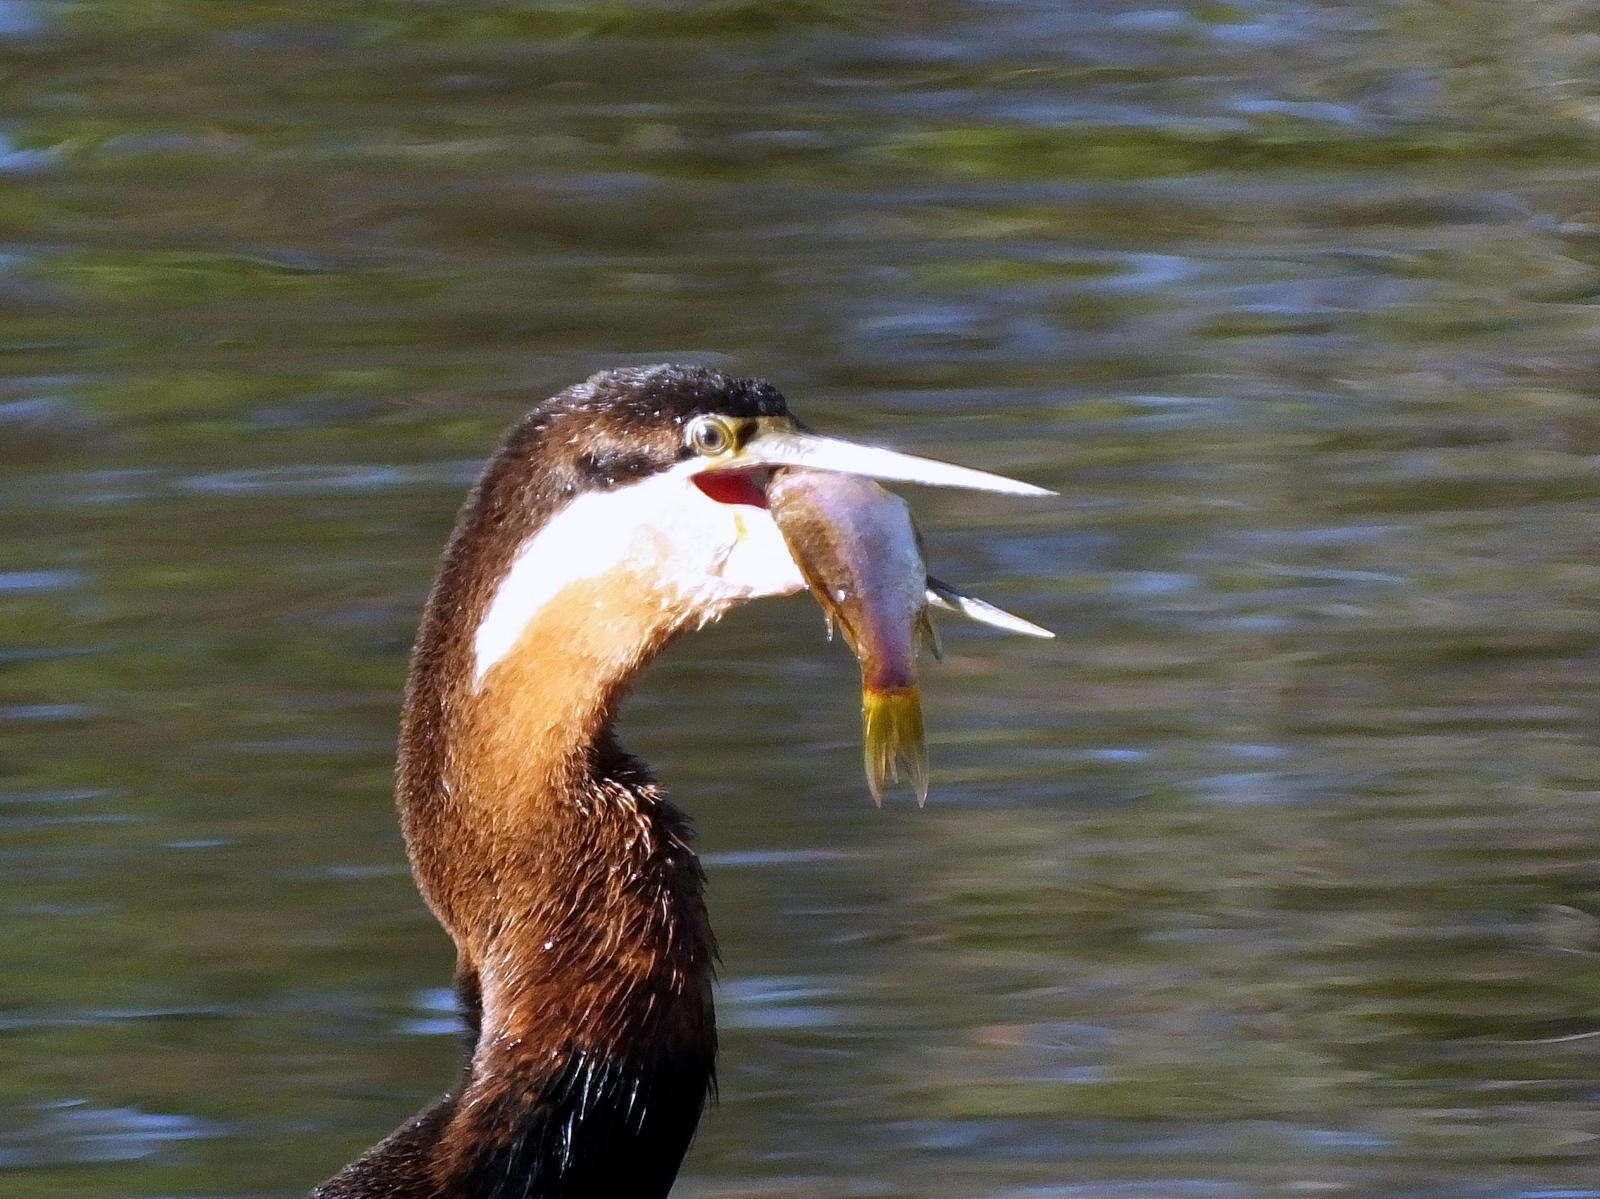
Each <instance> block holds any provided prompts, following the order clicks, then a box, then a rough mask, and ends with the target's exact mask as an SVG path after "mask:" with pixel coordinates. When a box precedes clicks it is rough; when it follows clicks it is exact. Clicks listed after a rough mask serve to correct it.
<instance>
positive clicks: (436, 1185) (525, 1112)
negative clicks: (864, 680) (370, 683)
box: [323, 576, 715, 1199]
mask: <svg viewBox="0 0 1600 1199" xmlns="http://www.w3.org/2000/svg"><path fill="white" fill-rule="evenodd" d="M451 602H452V601H451V598H450V597H449V596H448V595H441V594H440V593H436V594H435V596H434V599H433V601H432V603H431V606H430V613H429V619H426V620H425V621H424V626H423V632H422V637H421V639H420V640H419V645H418V649H417V658H416V663H415V665H414V668H413V676H412V680H411V686H410V689H409V691H408V696H407V709H406V716H405V721H404V726H403V730H402V750H401V772H400V788H399V797H400V807H401V816H402V824H403V826H404V828H405V832H406V837H407V843H408V846H409V848H410V851H411V856H412V863H413V867H414V870H415V873H416V876H417V880H418V883H419V885H420V887H421V888H422V891H423V893H424V895H425V896H426V897H427V899H428V901H429V903H430V905H431V906H432V907H433V909H434V911H435V913H436V914H437V915H438V916H439V919H440V921H441V923H442V924H443V925H444V926H445V928H446V930H447V931H448V932H449V933H450V935H451V936H452V938H453V939H454V940H455V942H456V946H457V949H458V954H459V967H458V987H459V989H460V990H461V991H462V994H463V1001H464V1002H463V1007H464V1009H466V1011H467V1013H468V1015H469V1016H471V1017H475V1024H476V1028H475V1036H474V1041H475V1043H474V1047H473V1050H472V1053H471V1057H470V1061H469V1063H468V1065H467V1068H466V1070H465V1073H464V1075H463V1078H462V1081H461V1083H460V1085H459V1087H458V1089H457V1091H456V1092H455V1093H453V1094H452V1095H451V1096H450V1097H447V1098H446V1099H445V1100H444V1101H442V1103H441V1105H440V1106H439V1107H437V1108H435V1109H432V1110H431V1111H430V1112H429V1113H426V1114H425V1116H424V1117H422V1118H420V1122H419V1123H416V1124H414V1125H413V1126H408V1129H409V1135H410V1136H411V1137H412V1138H413V1142H414V1143H410V1144H408V1145H406V1146H405V1147H403V1150H396V1151H395V1152H403V1153H404V1155H405V1157H406V1159H407V1160H408V1161H412V1162H416V1163H420V1164H419V1165H418V1166H417V1169H418V1170H420V1171H421V1176H424V1177H425V1183H419V1186H424V1185H425V1186H426V1187H431V1188H433V1189H432V1190H428V1191H426V1193H428V1194H430V1195H437V1196H441V1197H453V1196H456V1195H474V1196H482V1195H494V1196H507V1197H510V1196H518V1197H525V1199H532V1197H535V1196H537V1197H539V1199H555V1197H557V1196H560V1197H563V1199H600V1197H601V1196H607V1197H610V1196H617V1195H627V1196H630V1199H650V1197H653V1196H664V1195H665V1194H666V1192H667V1189H668V1188H669V1187H670V1185H671V1180H672V1178H673V1176H674V1175H675V1173H676V1170H677V1166H678V1163H679V1161H680V1160H681V1158H682V1155H683V1152H684V1150H685V1148H686V1147H687V1144H688V1141H689V1138H690V1136H691V1135H692V1133H693V1130H694V1127H695V1124H696V1122H697V1121H698V1118H699V1113H700V1109H701V1106H702V1104H703V1103H704V1100H705V1097H706V1094H707V1091H708V1088H709V1086H710V1082H711V1072H712V1062H713V1056H714V1037H715V1034H714V1029H713V1020H712V1009H711V994H710V984H711V970H712V959H713V955H714V947H713V944H712V940H711V935H710V931H709V927H708V923H707V919H706V914H705V909H704V904H703V900H702V895H701V891H702V879H701V874H700V868H699V864H698V862H697V861H696V859H695V857H694V854H693V852H692V850H691V848H690V846H689V844H688V830H687V827H686V824H685V822H684V820H683V818H682V816H681V815H680V814H679V813H678V812H677V810H676V809H674V808H673V807H672V806H671V805H670V804H669V803H667V801H666V800H665V799H664V798H663V797H662V795H661V794H660V791H659V789H658V788H657V786H656V784H655V782H654V780H653V779H652V778H651V777H650V776H649V774H648V773H647V772H646V770H645V769H644V767H643V766H642V765H641V764H640V763H639V762H638V761H637V760H636V759H634V758H632V757H630V756H629V755H628V754H626V753H625V752H624V751H622V750H621V749H620V748H619V747H618V746H617V745H616V743H615V741H614V739H613V737H612V733H611V722H612V716H613V712H614V709H615V706H616V704H617V703H618V701H619V699H620V697H621V695H622V693H623V692H624V691H625V690H626V688H627V686H628V684H629V683H630V681H631V680H632V679H633V678H634V677H635V675H636V674H637V672H638V671H639V670H640V669H641V668H642V667H643V666H644V665H645V663H646V662H647V661H648V660H649V659H650V658H651V657H653V656H654V655H655V654H656V653H658V652H659V651H660V650H661V649H662V648H663V647H664V646H665V644H666V643H667V642H668V641H670V640H671V639H672V637H673V636H675V635H676V633H677V632H679V631H680V630H681V629H682V628H683V627H684V626H685V623H686V617H685V615H684V614H683V613H681V612H676V611H674V610H672V607H671V605H665V604H663V603H662V602H661V600H660V597H658V596H655V595H650V594H648V593H645V592H642V591H641V589H640V588H639V587H638V586H637V585H636V584H635V583H633V582H632V581H631V580H629V579H627V578H625V577H616V578H611V577H604V576H602V577H599V578H596V579H593V580H584V581H581V582H579V583H575V584H573V585H571V586H569V587H567V588H565V589H563V591H562V592H561V593H560V594H559V595H558V596H556V597H554V598H553V599H552V600H551V601H550V602H548V603H547V604H545V605H544V607H543V608H542V609H541V610H540V612H539V613H538V618H537V619H536V620H533V621H531V622H530V623H529V625H528V627H527V628H526V629H525V630H524V631H523V633H522V635H521V636H520V637H519V638H518V639H517V641H516V643H515V645H514V646H513V647H512V648H511V650H510V651H509V652H507V653H506V654H505V655H504V656H503V657H502V658H501V660H500V661H498V662H497V663H496V664H495V666H494V668H493V669H492V670H490V671H489V672H488V673H487V674H486V675H485V676H484V677H482V678H481V679H475V678H474V677H473V672H472V669H471V657H470V653H469V652H468V650H469V647H468V646H467V644H466V643H465V641H464V639H463V638H461V637H460V635H459V633H457V632H454V631H453V630H454V629H456V628H457V627H458V626H459V625H460V623H461V622H460V621H455V622H449V621H441V620H436V619H434V618H435V617H436V616H437V613H436V611H434V609H437V608H438V607H439V606H440V605H446V606H448V605H449V604H450V603H451ZM406 1135H408V1130H404V1129H403V1130H402V1132H401V1133H399V1134H396V1136H397V1137H404V1136H406ZM391 1140H393V1138H392V1139H391ZM388 1144H389V1142H386V1143H385V1145H388ZM384 1152H385V1147H384V1146H380V1147H379V1149H378V1150H375V1151H374V1153H375V1154H380V1155H381V1154H383V1153H384ZM371 1160H372V1159H371V1158H370V1157H369V1159H364V1162H358V1163H356V1165H355V1166H353V1167H351V1170H352V1171H356V1172H359V1171H360V1170H361V1169H362V1168H363V1165H364V1163H366V1162H370V1161H371ZM374 1168H377V1169H379V1170H380V1172H382V1171H388V1172H389V1173H391V1174H392V1173H393V1171H394V1169H395V1162H394V1161H393V1160H379V1161H378V1162H377V1166H376V1167H374ZM347 1173H348V1172H347ZM340 1177H341V1178H344V1177H345V1176H344V1175H341V1176H340ZM338 1181H339V1180H335V1182H336V1183H337V1182H338ZM333 1185H334V1184H333V1183H330V1184H329V1186H330V1187H331V1186H333ZM323 1194H324V1195H325V1196H327V1197H328V1199H335V1197H340V1199H342V1197H344V1196H352V1197H353V1196H361V1195H363V1194H364V1192H362V1191H361V1190H359V1189H347V1190H325V1191H324V1192H323ZM398 1194H404V1195H406V1196H407V1197H408V1199H409V1195H410V1192H398Z"/></svg>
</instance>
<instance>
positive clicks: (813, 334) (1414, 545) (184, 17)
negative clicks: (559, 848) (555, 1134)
mask: <svg viewBox="0 0 1600 1199" xmlns="http://www.w3.org/2000/svg"><path fill="white" fill-rule="evenodd" d="M1597 31H1600V8H1597V6H1596V5H1594V4H1592V3H1585V2H1581V0H1548V2H1544V3H1537V4H1536V3H1532V2H1521V0H1477V2H1472V0H1390V2H1386V3H1374V2H1356V3H1314V2H1310V0H1280V2H1274V0H1260V2H1252V0H1246V2H1244V3H1194V4H1187V5H1179V6H1176V7H1159V0H1156V3H1155V4H1151V3H1144V2H1140V0H1128V2H1122V0H1115V2H1113V0H1087V2H1073V3H1063V2H1060V0H988V2H984V0H929V2H917V3H913V2H911V0H900V2H898V3H892V2H891V3H881V4H872V3H846V2H844V0H783V2H780V0H714V2H710V3H700V4H692V5H691V4H683V3H665V2H660V3H649V4H646V3H635V2H632V0H610V2H604V3H577V2H573V3H564V4H532V3H511V2H505V3H485V2H477V0H456V2H454V3H442V2H441V3H427V2H421V0H369V2H365V3H349V4H340V5H322V4H310V3H305V2H302V0H284V2H281V3H256V2H250V0H235V2H230V3H214V2H206V0H78V2H62V3H43V2H41V3H30V2H28V0H4V2H3V3H0V96H3V101H4V102H3V105H0V242H3V245H0V364H3V366H0V370H3V376H0V776H3V781H0V963H3V964H0V979H3V982H0V1195H4V1196H6V1197H7V1199H9V1197H10V1196H17V1197H19V1199H24V1197H27V1199H33V1197H38V1199H144V1197H150V1199H154V1197H163V1199H176V1197H180V1196H184V1197H187V1196H194V1197H199V1196H207V1197H222V1196H238V1197H240V1199H243V1197H251V1199H256V1197H265V1196H274V1197H275V1196H292V1195H295V1194H299V1193H303V1192H304V1190H305V1189H306V1188H307V1187H308V1186H309V1184H311V1183H312V1182H313V1181H315V1180H316V1179H318V1178H320V1177H322V1176H325V1175H326V1174H327V1173H329V1172H331V1170H332V1169H333V1168H334V1167H336V1166H337V1165H338V1164H339V1163H340V1162H341V1160H342V1159H344V1158H346V1157H347V1156H349V1155H350V1154H351V1153H353V1152H354V1151H355V1150H356V1149H358V1148H360V1147H362V1146H363V1145H365V1144H367V1143H368V1142H370V1141H372V1140H373V1139H375V1138H376V1137H377V1136H379V1135H380V1134H381V1133H383V1132H385V1131H386V1130H388V1129H389V1128H390V1127H392V1126H393V1125H394V1124H396V1123H397V1122H398V1121H399V1120H400V1119H401V1118H402V1117H403V1116H405V1115H406V1114H408V1113H409V1112H411V1111H412V1110H413V1109H415V1108H416V1107H418V1106H420V1105H421V1104H422V1103H423V1102H424V1101H425V1100H427V1099H428V1098H429V1097H430V1096H431V1095H432V1094H433V1093H435V1092H436V1091H437V1090H439V1089H441V1088H442V1087H443V1085H444V1084H445V1083H446V1081H447V1080H448V1078H449V1077H450V1075H451V1073H452V1070H453V1068H454V1060H455V1054H456V1039H455V1029H456V1025H455V1020H454V1017H453V1015H452V1012H451V1007H450V1001H449V996H448V993H447V992H445V991H444V990H442V988H443V987H444V985H445V983H446V981H447V978H448V971H449V965H450V962H449V955H448V952H447V946H446V941H445V938H444V936H443V935H442V934H441V933H440V932H439V931H438V930H437V929H436V927H435V926H434V924H433V922H432V920H431V919H430V918H429V916H428V915H427V913H426V911H425V910H424V909H423V907H422V905H421V903H420V901H419V900H418V899H417V897H416V895H415V893H414V891H413V889H412V886H411V882H410V879H409V877H408V875H407V872H406V868H405V863H404V858H403V854H402V851H401V846H400V843H399V839H398V836H397V834H396V831H395V828H394V822H393V817H392V813H391V811H390V807H389V803H390V800H389V784H390V769H391V762H392V756H393V726H394V723H395V716H396V709H397V704H398V695H399V688H400V684H401V679H402V674H403V670H404V665H405V654H406V649H407V646H408V643H409V639H410V637H411V633H412V629H413V626H414V623H415V620H416V616H417V612H418V607H419V604H420V602H421V599H422V596H423V595H424V592H425V589H426V586H427V584H428V581H429V577H430V574H431V571H432V568H433V563H434V560H435V556H436V554H437V551H438V549H439V546H440V543H441V540H442V538H443V536H444V534H445V531H446V529H447V527H448V525H449V522H450V520H451V517H452V514H453V511H454V508H455V506H456V505H457V503H458V502H459V500H460V498H461V495H462V493H463V490H464V488H465V487H466V485H467V484H468V482H469V481H470V479H471V478H472V476H473V473H474V471H475V469H476V464H477V463H478V461H479V460H480V459H481V457H482V455H483V454H484V453H485V452H486V451H487V449H488V447H490V446H491V445H492V443H493V442H494V440H495V438H496V436H497V435H498V433H499V431H500V430H501V429H502V427H503V426H505V425H506V424H507V423H508V422H509V421H511V420H512V419H513V418H514V417H515V416H516V415H517V414H518V413H519V412H521V411H522V410H523V409H524V408H525V407H526V406H527V405H528V404H529V403H531V402H532V401H533V400H534V399H536V398H538V397H541V396H543V395H546V394H548V393H549V392H551V391H552V390H555V389H556V388H558V387H560V386H563V385H565V384H567V383H569V382H571V381H573V380H575V379H578V378H582V377H583V376H585V375H586V374H588V373H589V372H591V371H593V370H595V369H598V368H600V367H602V366H608V365H616V364H620V363H631V362H649V361H657V360H662V359H689V360H695V361H702V362H709V363H713V364H718V365H724V366H727V367H729V368H731V369H736V370H740V371H745V372H751V373H759V374H764V375H767V376H769V377H771V378H772V379H773V380H774V381H776V382H777V383H778V384H779V385H780V386H781V387H783V388H784V390H785V391H786V392H787V393H788V394H789V395H790V397H791V399H792V400H793V402H794V404H795V406H796V408H797V409H798V410H799V411H800V412H801V413H802V414H803V415H804V416H805V417H806V418H807V419H808V420H810V421H811V422H812V423H813V424H815V425H818V426H820V427H823V428H825V429H827V430H829V431H833V432H839V433H844V434H847V435H854V436H866V437H870V438H875V439H880V440H883V441H886V442H890V443H893V444H896V445H899V446H901V447H904V448H909V449H913V450H917V451H921V452H925V453H931V454H935V455H939V456H945V457H950V458H954V459H957V460H960V461H962V462H966V463H969V464H972V465H975V466H981V467H987V468H989V469H996V470H1002V471H1006V472H1008V473H1012V474H1017V475H1022V476H1025V477H1027V478H1029V479H1033V480H1036V481H1039V482H1042V483H1045V484H1048V485H1050V486H1053V487H1057V488H1059V489H1060V491H1061V493H1062V495H1061V498H1060V499H1059V500H1058V501H1050V502H1047V503H1031V504H1023V503H1017V502H1010V501H1004V500H999V499H990V498H986V497H974V496H968V495H959V494H950V493H923V494H919V495H916V496H914V497H913V499H914V501H915V503H916V506H917V509H918V512H919V514H920V516H921V518H922V520H923V522H924V524H925V525H926V527H927V529H928V531H929V534H930V540H931V546H932V556H933V558H934V560H935V561H936V562H937V563H938V564H939V567H940V573H942V574H946V575H948V576H949V577H951V578H953V579H956V580H958V581H961V582H964V583H967V584H970V585H973V586H974V587H981V588H982V589H984V590H985V591H986V593H987V594H989V595H991V596H992V597H993V598H995V599H997V600H999V601H1000V602H1003V603H1006V604H1008V605H1010V606H1013V607H1015V608H1017V609H1018V610H1020V611H1023V612H1026V613H1028V614H1029V615H1031V616H1034V617H1036V618H1038V619H1040V620H1043V621H1045V622H1047V623H1049V624H1051V625H1052V626H1053V627H1055V628H1056V629H1058V630H1059V631H1060V632H1061V634H1062V636H1061V638H1060V640H1058V641H1056V642H1054V643H1050V644H1040V643H1033V642H1010V641H1006V640H1003V639H1000V638H998V637H994V636H991V635H988V634H986V633H984V632H982V631H981V630H977V629H965V628H962V629H957V628H949V629H947V635H946V648H947V656H946V661H945V662H944V663H943V664H942V665H939V666H934V667H931V668H930V671H929V678H928V686H929V689H930V692H931V695H930V705H931V712H930V720H931V723H932V726H933V729H934V734H933V739H934V744H933V753H934V757H935V769H936V777H935V793H934V797H933V799H932V800H931V801H930V803H929V805H928V807H927V808H926V810H923V811H917V810H915V808H914V807H912V806H910V805H908V804H907V803H905V802H904V800H903V799H902V800H901V801H900V802H898V803H896V804H892V805H891V806H889V807H886V808H885V809H884V810H882V811H877V810H874V808H873V807H872V806H871V804H870V803H869V802H868V801H867V799H866V795H865V790H864V787H863V783H862V780H861V777H860V770H859V762H858V756H857V742H856V736H857V734H856V728H855V716H854V712H853V708H854V703H855V701H854V697H853V694H852V691H853V686H854V679H853V669H852V666H851V664H850V662H849V660H848V657H847V656H846V655H845V654H844V652H843V651H842V650H841V649H840V648H839V647H838V646H837V645H834V646H829V645H827V644H825V643H824V641H823V640H822V636H821V622H820V620H819V619H818V615H817V613H816V611H815V608H814V606H813V605H810V604H809V601H807V600H806V599H804V598H800V599H795V600H790V601H784V602H782V603H771V604H768V605H764V606H759V607H758V608H756V609H752V610H749V611H746V612H743V613H741V614H739V615H738V616H737V617H735V618H733V619H731V620H730V621H728V622H727V623H726V624H724V625H723V626H721V627H720V628H718V629H716V630H714V631H711V632H709V633H707V634H705V635H702V636H700V637H699V638H697V639H694V640H691V641H690V642H688V643H686V644H685V645H683V646H682V647H680V648H679V650H678V651H676V652H675V654H674V655H673V656H672V657H670V658H669V659H668V660H666V661H665V662H663V663H662V664H661V665H660V667H659V668H658V669H657V670H656V671H655V672H654V673H653V675H652V677H651V679H650V681H649V683H648V685H647V686H646V687H645V688H644V690H643V692H642V693H641V694H640V695H639V696H638V697H637V698H636V700H635V701H634V703H633V705H632V707H631V709H630V711H629V714H628V720H627V723H628V725H629V734H630V738H631V743H632V744H633V745H634V746H635V747H636V748H638V749H640V750H641V751H643V752H644V753H645V754H646V755H647V756H649V757H651V758H652V759H653V760H654V761H655V762H656V763H657V765H658V767H659V768H660V769H661V771H662V772H663V774H664V775H665V777H666V779H667V780H668V782H669V784H670V785H671V787H672V788H673V790H674V792H675V794H676V795H677V796H678V798H679V799H680V800H681V801H682V802H683V803H684V804H685V806H687V807H688V808H689V809H690V810H691V811H692V812H694V814H695V815H696V817H697V818H698V821H699V825H700V828H701V845H702V849H703V851H704V855H705V858H706V861H707V863H708V866H709V870H710V875H711V888H712V891H711V897H712V904H713V910H714V916H715V919H716V922H717V926H718V928H719V931H720V934H721V938H722V944H723V957H724V978H723V982H722V987H721V991H720V1009H721V1013H722V1020H723V1025H724V1028H725V1053H724V1059H723V1067H722V1079H723V1085H722V1102H721V1104H720V1106H719V1107H718V1108H717V1109H716V1110H715V1111H714V1112H713V1113H712V1115H711V1116H710V1118H709V1119H708V1121H707V1122H706V1124H705V1126H704V1129H703V1132H702V1135H701V1137H700V1139H699V1140H698V1142H697V1143H696V1146H695V1148H694V1149H693V1151H692V1153H691V1156H690V1159H689V1161H688V1163H687V1165H686V1168H685V1173H684V1176H683V1179H682V1181H681V1182H680V1184H679V1187H678V1189H677V1191H676V1192H675V1194H676V1195H681V1196H684V1197H685V1199H734V1197H743V1196H769V1197H773V1199H835V1197H860V1199H869V1197H870V1199H1266V1197H1276V1196H1308V1197H1312V1199H1317V1197H1321V1196H1333V1197H1345V1196H1349V1197H1362V1199H1393V1197H1405V1199H1513V1197H1515V1199H1592V1197H1595V1196H1600V1140H1597V1139H1596V1138H1597V1137H1600V917H1597V915H1596V913H1600V808H1597V805H1596V792H1597V791H1600V752H1597V749H1596V729H1597V716H1600V687H1597V682H1596V680H1597V676H1600V660H1597V653H1596V637H1595V631H1596V607H1597V596H1600V564H1597V563H1600V507H1597V504H1596V500H1597V497H1600V468H1597V455H1600V387H1597V384H1596V378H1597V375H1596V367H1597V363H1600V308H1597V306H1596V296H1597V295H1600V199H1597V196H1600V188H1597V183H1600V172H1597V169H1596V167H1597V164H1600V87H1597V85H1596V84H1595V83H1594V80H1596V79H1597V78H1600V38H1597Z"/></svg>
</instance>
